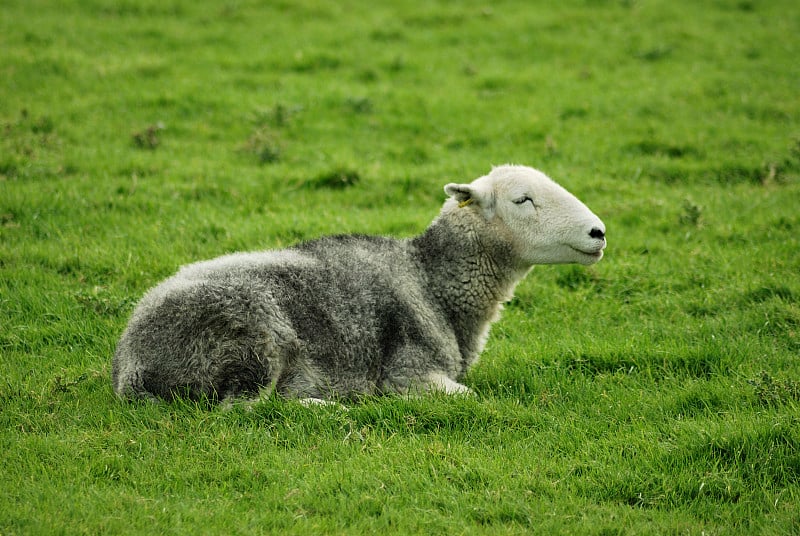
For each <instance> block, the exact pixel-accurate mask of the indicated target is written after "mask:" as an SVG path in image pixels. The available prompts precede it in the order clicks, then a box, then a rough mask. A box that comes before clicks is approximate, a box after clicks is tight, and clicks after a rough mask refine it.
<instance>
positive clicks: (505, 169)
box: [445, 166, 606, 264]
mask: <svg viewBox="0 0 800 536" xmlns="http://www.w3.org/2000/svg"><path fill="white" fill-rule="evenodd" d="M445 191H446V192H447V193H448V194H449V195H452V196H453V197H454V198H455V199H456V200H457V201H461V202H462V204H464V201H466V200H467V199H471V200H472V201H470V203H474V204H477V205H478V206H479V207H480V209H482V210H483V213H484V215H485V217H486V218H487V221H488V223H489V224H490V225H492V226H496V227H497V228H498V229H497V231H498V232H501V233H502V234H504V235H506V236H508V237H509V239H510V240H511V242H512V243H513V245H514V249H515V250H516V252H517V255H518V256H519V257H520V260H522V261H523V262H525V263H528V264H560V263H580V264H594V263H596V262H597V261H599V260H600V259H601V258H602V257H603V249H605V247H606V240H605V231H606V228H605V225H604V224H603V222H602V221H600V218H598V217H597V216H595V214H594V213H593V212H592V211H591V210H589V209H588V208H587V207H586V205H584V204H583V203H581V202H580V201H579V200H578V199H577V198H576V197H575V196H573V195H572V194H571V193H569V192H567V191H566V190H565V189H564V188H562V187H561V186H559V185H558V184H556V183H555V182H553V181H552V180H550V179H549V178H548V177H547V176H546V175H545V174H543V173H541V172H539V171H537V170H535V169H532V168H529V167H524V166H500V167H497V168H494V169H493V170H492V172H491V173H490V174H489V175H486V176H485V177H481V178H480V179H477V180H475V181H473V182H472V183H470V184H461V185H456V184H448V185H447V186H446V187H445Z"/></svg>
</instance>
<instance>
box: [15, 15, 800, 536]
mask: <svg viewBox="0 0 800 536" xmlns="http://www.w3.org/2000/svg"><path fill="white" fill-rule="evenodd" d="M798 36H800V6H798V5H797V3H796V2H795V1H793V0H775V1H766V0H764V1H762V0H730V1H728V0H709V1H705V2H693V1H689V0H685V1H684V0H681V1H667V0H652V1H651V0H640V1H637V0H621V1H611V0H609V1H603V0H584V1H579V0H568V1H565V2H560V3H558V5H557V7H554V6H553V5H551V3H546V2H525V1H510V0H509V1H502V0H501V1H498V2H480V3H474V2H471V1H466V2H459V3H444V2H433V3H414V2H392V3H389V2H387V3H385V5H376V3H375V2H360V1H355V0H352V1H350V0H348V1H345V2H342V3H337V4H334V3H330V2H316V1H314V0H301V1H291V2H255V1H251V0H230V1H227V2H191V1H189V0H159V1H154V0H116V1H107V2H106V1H102V2H101V1H99V0H72V1H61V2H55V1H45V0H41V1H40V0H4V1H3V2H2V3H0V365H1V366H2V373H1V375H0V448H1V449H2V452H3V455H2V469H1V470H0V534H61V533H63V534H105V533H108V534H115V533H130V534H268V533H286V534H371V533H379V532H380V533H392V534H408V533H424V534H483V533H490V534H522V533H531V532H532V533H541V534H775V535H777V534H797V533H798V532H800V411H799V410H798V408H799V407H800V359H799V358H800V239H799V238H798V236H800V61H798V58H800V37H798ZM505 162H514V163H521V164H528V165H532V166H534V167H538V168H540V169H542V170H543V171H545V172H546V173H548V174H549V175H550V176H552V177H553V178H555V179H556V180H557V181H559V182H560V183H561V184H563V185H564V186H565V187H567V188H568V189H570V190H571V191H572V192H573V193H575V194H576V195H577V196H578V197H579V198H581V199H582V200H583V201H584V202H585V203H586V204H587V205H588V206H589V207H590V208H592V210H593V211H594V212H596V213H597V214H598V215H599V216H600V217H601V218H602V219H603V220H604V221H605V223H606V226H607V232H608V241H609V246H608V249H607V251H606V257H605V259H604V260H603V261H602V262H601V263H599V264H598V265H595V266H592V267H590V268H584V267H575V266H547V267H539V268H536V269H535V270H534V271H533V272H532V273H531V274H530V275H529V276H528V278H527V279H526V280H525V281H524V282H523V283H522V284H521V285H520V286H519V287H518V292H517V295H516V297H515V298H514V300H513V301H512V302H510V303H509V304H508V306H507V307H506V310H505V312H504V315H503V319H502V320H501V321H500V322H499V323H498V324H496V325H495V327H494V329H493V331H492V337H491V339H490V341H489V344H488V346H487V349H486V351H485V352H484V355H483V357H482V360H481V361H480V362H479V364H478V365H477V366H476V367H475V368H474V369H473V370H472V371H471V372H470V374H469V376H468V377H467V378H466V379H465V383H466V384H467V385H469V386H470V387H471V388H472V389H474V390H475V391H476V393H477V396H475V397H472V398H464V397H460V398H459V397H457V398H447V397H444V396H430V397H425V398H419V399H412V400H407V399H403V398H399V397H387V398H378V399H369V400H365V401H363V402H360V403H354V404H351V405H350V406H349V411H342V410H340V409H337V408H334V407H310V408H307V407H304V406H302V405H300V404H298V403H297V402H294V401H286V400H282V399H278V398H270V399H267V400H264V401H263V402H261V403H259V404H257V405H256V406H255V408H254V409H253V411H246V410H245V409H244V408H239V407H236V408H234V409H232V410H230V411H223V410H222V409H219V408H209V407H203V406H198V405H195V404H190V403H182V402H176V403H172V404H162V405H153V404H132V403H125V402H121V401H119V400H117V399H115V397H114V395H113V393H112V390H111V386H110V362H111V355H112V353H113V350H114V346H115V344H116V341H117V339H118V337H119V335H120V334H121V331H122V329H123V328H124V326H125V323H126V320H127V318H128V315H129V314H130V312H131V310H132V308H133V305H134V304H135V303H136V301H137V300H138V299H139V298H140V297H141V295H142V294H143V293H144V292H145V290H146V289H148V288H149V287H150V286H152V285H153V284H155V283H156V282H158V281H159V280H160V279H162V278H164V277H166V276H167V275H169V274H171V273H173V272H174V271H175V270H176V269H177V267H178V266H179V265H181V264H184V263H188V262H192V261H196V260H201V259H206V258H210V257H214V256H218V255H221V254H224V253H229V252H232V251H238V250H252V249H261V248H272V247H282V246H286V245H288V244H292V243H294V242H297V241H299V240H304V239H309V238H313V237H316V236H320V235H323V234H329V233H340V232H359V233H370V234H385V235H393V236H410V235H412V234H415V233H418V232H420V231H422V230H423V229H424V228H425V226H426V225H427V224H428V223H429V222H430V221H431V220H432V219H433V217H434V216H435V215H436V214H437V212H438V209H439V206H440V205H441V203H442V202H443V200H444V194H443V192H442V186H443V185H444V184H445V183H447V182H451V181H459V182H465V181H469V180H471V179H474V178H476V177H478V176H480V175H483V174H485V173H486V172H487V171H488V170H489V169H490V167H491V165H492V164H501V163H505Z"/></svg>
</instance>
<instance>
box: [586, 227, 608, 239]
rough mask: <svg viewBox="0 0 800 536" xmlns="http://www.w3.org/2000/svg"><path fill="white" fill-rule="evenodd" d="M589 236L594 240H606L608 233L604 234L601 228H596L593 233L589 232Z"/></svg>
mask: <svg viewBox="0 0 800 536" xmlns="http://www.w3.org/2000/svg"><path fill="white" fill-rule="evenodd" d="M589 236H591V237H592V238H605V236H606V233H604V232H603V230H602V229H600V228H599V227H594V228H592V230H591V231H589Z"/></svg>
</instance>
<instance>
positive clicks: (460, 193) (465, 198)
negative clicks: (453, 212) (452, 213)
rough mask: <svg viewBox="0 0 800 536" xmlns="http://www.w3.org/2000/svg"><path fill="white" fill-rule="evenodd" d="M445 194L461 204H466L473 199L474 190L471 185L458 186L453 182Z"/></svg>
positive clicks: (445, 190)
mask: <svg viewBox="0 0 800 536" xmlns="http://www.w3.org/2000/svg"><path fill="white" fill-rule="evenodd" d="M444 193H446V194H447V195H449V196H450V197H455V198H456V201H458V202H459V203H466V202H469V201H470V200H471V199H472V188H471V187H470V185H469V184H456V183H454V182H451V183H450V184H448V185H447V186H445V187H444Z"/></svg>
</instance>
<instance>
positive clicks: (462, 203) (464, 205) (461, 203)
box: [458, 197, 475, 208]
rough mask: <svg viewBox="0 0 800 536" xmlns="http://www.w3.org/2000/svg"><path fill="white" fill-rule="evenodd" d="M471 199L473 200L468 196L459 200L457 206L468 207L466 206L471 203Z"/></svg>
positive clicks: (472, 199)
mask: <svg viewBox="0 0 800 536" xmlns="http://www.w3.org/2000/svg"><path fill="white" fill-rule="evenodd" d="M473 201H475V199H474V198H472V197H470V198H469V199H466V200H464V201H462V202H460V203H459V204H458V208H464V207H468V206H470V205H471V204H472V202H473Z"/></svg>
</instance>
